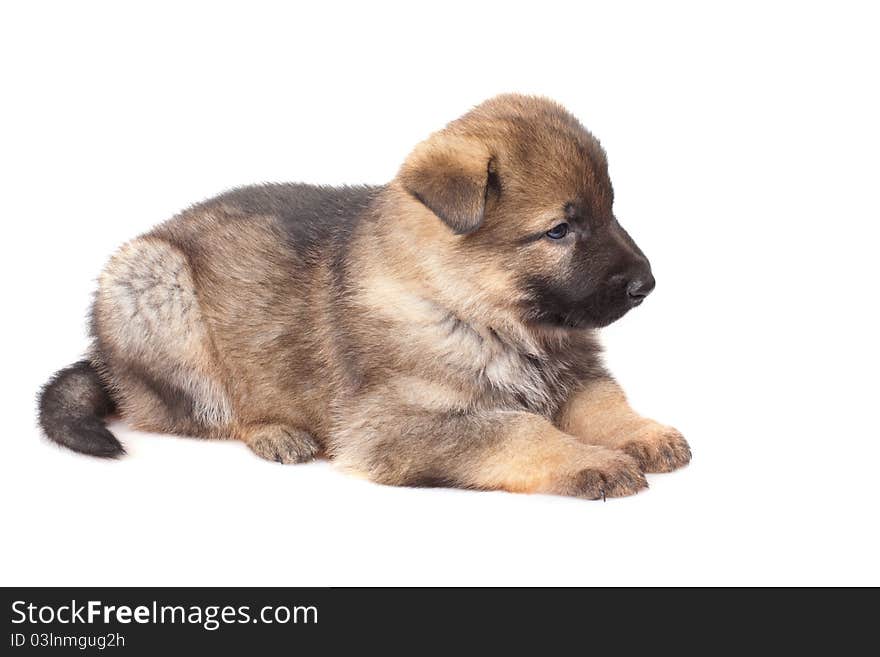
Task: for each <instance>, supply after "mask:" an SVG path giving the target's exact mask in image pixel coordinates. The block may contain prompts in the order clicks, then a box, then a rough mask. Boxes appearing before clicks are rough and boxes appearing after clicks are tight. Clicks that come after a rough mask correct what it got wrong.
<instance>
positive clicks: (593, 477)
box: [556, 448, 648, 500]
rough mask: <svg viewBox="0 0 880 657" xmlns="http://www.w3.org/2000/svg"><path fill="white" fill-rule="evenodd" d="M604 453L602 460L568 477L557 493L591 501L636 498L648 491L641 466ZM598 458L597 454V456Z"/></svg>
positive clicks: (624, 457)
mask: <svg viewBox="0 0 880 657" xmlns="http://www.w3.org/2000/svg"><path fill="white" fill-rule="evenodd" d="M600 449H602V453H601V458H595V455H594V456H593V458H591V459H590V461H592V462H590V463H588V464H587V463H585V464H583V465H582V466H581V467H580V469H578V470H576V471H575V472H574V473H573V474H571V475H569V476H567V477H566V478H565V480H564V481H563V482H562V483H561V486H560V489H559V490H557V491H556V492H558V493H561V494H563V495H572V496H574V497H583V498H586V499H589V500H598V499H603V500H604V499H605V498H606V497H626V496H627V495H635V494H636V493H638V492H639V491H640V490H642V489H643V488H647V487H648V481H647V479H645V475H644V474H642V470H641V468H640V467H639V464H638V462H637V461H636V460H635V459H634V458H632V457H631V456H628V455H627V454H624V453H623V452H619V451H616V450H609V449H604V448H600ZM594 454H595V452H594Z"/></svg>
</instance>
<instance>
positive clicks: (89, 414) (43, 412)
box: [39, 360, 125, 457]
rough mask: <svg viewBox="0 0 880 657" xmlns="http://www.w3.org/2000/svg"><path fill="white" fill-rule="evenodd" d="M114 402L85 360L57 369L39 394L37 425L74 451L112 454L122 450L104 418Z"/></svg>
mask: <svg viewBox="0 0 880 657" xmlns="http://www.w3.org/2000/svg"><path fill="white" fill-rule="evenodd" d="M114 410H115V404H114V403H113V399H112V398H111V397H110V393H109V392H108V390H107V388H106V387H104V384H103V383H101V379H100V378H98V372H97V371H96V370H95V368H94V367H93V366H92V364H91V363H90V362H89V361H87V360H82V361H80V362H78V363H74V364H73V365H71V366H70V367H66V368H64V369H63V370H61V371H60V372H58V373H56V374H55V376H53V377H52V378H51V379H49V382H48V383H47V384H46V385H45V386H43V389H42V390H41V391H40V396H39V420H40V426H41V427H42V429H43V432H44V433H45V434H46V436H47V437H48V438H49V439H50V440H52V441H54V442H56V443H58V444H59V445H64V446H65V447H69V448H70V449H72V450H74V451H76V452H82V453H83V454H91V455H92V456H103V457H114V456H119V455H121V454H124V453H125V450H124V449H123V448H122V445H121V444H120V443H119V441H118V440H116V437H115V436H114V435H113V434H112V433H110V432H109V431H108V430H107V427H106V426H105V424H104V418H105V417H107V416H108V415H110V413H112V412H113V411H114Z"/></svg>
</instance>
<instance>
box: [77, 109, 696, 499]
mask: <svg viewBox="0 0 880 657" xmlns="http://www.w3.org/2000/svg"><path fill="white" fill-rule="evenodd" d="M605 169H606V161H605V155H604V152H603V151H602V149H601V147H599V145H598V142H596V141H595V139H593V138H592V136H591V135H589V133H587V132H586V131H585V130H584V129H583V127H582V126H580V124H579V123H577V121H576V120H575V119H574V118H573V117H571V116H570V115H569V114H568V113H566V112H565V111H564V110H563V109H562V108H560V107H559V106H558V105H556V104H554V103H552V102H550V101H547V100H545V99H535V98H525V97H520V96H515V95H508V96H502V97H499V98H497V99H493V100H490V101H488V102H487V103H485V104H484V105H481V106H479V107H477V108H475V109H474V110H473V111H472V112H470V113H468V114H467V115H465V116H464V117H463V118H461V119H459V120H457V121H455V122H453V123H451V124H450V125H449V126H447V127H446V128H445V129H443V130H441V131H439V132H438V133H435V134H434V135H432V136H430V137H429V138H428V139H427V140H425V142H423V143H422V144H420V145H419V146H417V147H416V149H415V150H414V151H413V153H412V154H411V155H410V156H409V157H408V158H407V159H406V160H405V162H404V164H403V166H402V167H401V170H400V172H399V174H398V176H397V177H396V178H395V179H394V180H393V181H391V182H390V183H389V184H388V185H386V186H384V187H381V188H377V190H376V192H375V193H374V195H373V196H370V197H369V199H368V201H364V207H363V208H362V209H361V210H359V211H358V212H359V216H358V221H357V222H356V223H355V224H354V228H353V229H352V233H351V234H350V235H346V237H345V238H344V240H341V241H338V242H333V244H332V245H330V246H327V245H326V244H325V243H324V242H325V240H323V232H322V229H321V225H322V224H321V223H320V220H321V219H322V218H323V217H318V218H317V219H315V220H314V221H315V224H314V226H315V231H316V233H315V235H311V234H308V235H305V236H299V237H296V236H295V235H294V236H292V234H291V233H290V232H287V231H289V230H290V227H289V226H288V225H287V224H285V223H284V218H283V217H282V216H281V214H282V213H283V211H284V210H285V207H286V206H284V205H283V204H282V203H281V201H276V200H275V199H274V197H272V198H270V199H269V200H268V201H266V200H265V198H264V196H263V195H264V194H269V193H270V192H271V191H272V190H261V189H260V188H256V189H254V190H252V191H250V192H247V190H245V192H246V194H245V196H243V197H242V198H239V197H237V196H236V195H235V193H232V194H230V195H226V196H222V197H219V198H218V199H215V200H212V201H208V202H206V203H204V204H201V205H199V206H195V207H194V208H192V209H190V210H188V211H186V212H184V213H183V214H181V215H180V216H178V217H176V218H174V219H172V220H171V221H169V222H166V223H165V224H162V225H161V226H159V227H157V228H156V229H155V230H154V231H152V232H151V233H149V234H148V235H146V236H144V237H141V238H139V239H137V240H134V241H133V242H131V243H129V244H128V245H126V246H125V247H123V249H121V250H120V251H119V253H117V254H116V255H115V256H114V257H113V259H112V260H111V261H110V263H109V265H108V266H107V268H106V269H105V271H104V273H103V274H102V275H101V279H100V287H99V292H98V295H97V300H96V304H95V313H94V325H95V326H94V328H95V335H96V347H95V350H94V355H93V357H92V361H93V362H94V363H95V365H96V367H98V369H99V371H100V372H101V375H102V378H103V380H104V381H106V383H107V385H108V386H109V387H110V389H111V390H112V392H113V395H114V397H115V398H116V399H117V400H118V401H119V404H120V408H121V411H122V414H123V415H124V416H125V417H127V418H129V419H130V420H131V421H132V422H133V423H134V424H135V425H136V426H139V427H143V428H148V429H154V430H160V431H169V432H181V433H188V434H191V435H198V436H205V437H232V438H237V439H240V440H242V441H244V442H245V443H246V444H248V446H249V447H250V448H251V449H252V450H253V451H254V452H255V453H256V454H257V455H259V456H261V457H263V458H267V459H272V460H277V461H280V462H283V463H293V462H299V461H304V460H308V459H310V458H313V457H314V456H315V455H317V454H319V453H322V452H323V453H326V454H327V455H329V456H330V457H332V458H333V459H334V460H335V462H336V463H337V464H338V465H339V466H340V467H342V468H344V469H347V470H349V471H352V472H357V473H361V474H364V475H365V476H368V477H369V478H371V479H372V480H374V481H378V482H381V483H387V484H395V485H453V486H462V487H471V488H480V489H501V490H510V491H517V492H540V493H555V494H564V495H574V496H580V497H588V498H597V497H603V496H616V495H627V494H631V493H634V492H636V491H638V490H639V489H640V488H642V487H644V486H645V485H646V482H645V479H644V477H643V476H642V474H641V472H640V470H639V464H641V465H642V466H643V467H645V468H647V469H649V470H652V469H653V470H660V469H666V468H669V467H673V466H674V465H681V464H683V463H684V462H686V459H684V458H683V456H682V455H683V451H682V450H683V449H685V448H686V443H684V442H683V439H680V436H678V434H677V433H675V434H673V430H670V429H668V428H665V427H661V425H658V424H656V423H651V422H650V421H648V420H644V419H642V418H640V417H638V416H637V415H635V414H634V413H633V412H632V411H631V409H629V407H628V406H627V405H626V402H625V398H624V397H623V394H622V392H621V391H620V390H619V388H618V387H616V385H615V384H613V383H611V382H610V380H609V379H608V378H607V373H606V372H605V371H604V369H603V368H602V365H601V362H600V361H599V360H598V356H597V355H596V354H597V351H598V346H597V343H596V336H595V333H594V331H592V330H589V329H575V330H573V329H571V328H567V327H565V326H555V325H552V324H548V323H546V322H545V323H542V322H538V321H532V320H531V319H530V316H528V315H527V314H525V311H524V309H528V308H530V306H531V305H533V304H535V303H536V298H535V297H536V294H537V293H536V292H535V291H534V289H532V288H530V287H528V286H527V285H525V284H524V280H525V279H526V277H528V276H531V275H540V276H541V277H542V280H551V281H552V280H556V279H560V278H564V277H566V276H569V275H571V272H572V271H574V270H576V269H577V266H576V265H577V264H578V263H575V262H572V261H571V258H572V256H571V255H570V251H567V250H565V249H561V248H558V247H557V246H556V245H554V244H551V243H549V241H547V240H543V239H531V238H530V237H529V236H534V235H537V237H538V238H541V237H542V235H543V234H544V233H545V232H546V231H547V230H549V229H550V228H552V227H553V226H554V225H555V224H556V223H558V222H559V221H560V220H561V219H560V217H564V213H565V211H566V210H565V207H566V203H567V202H568V201H569V200H571V199H578V202H579V203H581V204H582V206H583V207H582V211H583V214H584V216H589V217H591V221H593V222H594V223H595V227H596V229H597V230H600V229H601V230H610V228H609V226H611V224H612V218H613V217H612V215H611V201H612V197H611V191H610V182H609V181H608V178H607V172H606V170H605ZM496 177H497V178H498V180H500V181H501V183H499V185H495V186H493V185H492V184H491V182H492V181H493V180H495V179H496ZM499 190H500V191H499ZM272 193H278V194H280V193H282V192H277V191H276V192H272ZM283 193H291V194H292V192H289V191H284V192H283ZM297 193H299V194H301V195H306V194H314V193H316V192H315V191H314V190H299V191H298V192H297ZM247 194H251V196H247ZM285 199H286V200H285V203H297V202H299V201H298V197H297V196H295V195H293V196H290V197H289V198H288V197H285ZM276 203H277V205H273V204H276ZM340 203H341V201H340ZM309 207H311V206H309ZM254 208H259V209H254ZM310 211H311V210H308V209H307V210H302V212H303V213H306V214H307V212H310ZM346 211H347V210H346V208H345V207H340V208H333V207H331V208H330V209H329V210H327V209H325V210H322V212H326V213H327V221H328V222H330V220H331V219H332V217H333V213H334V212H338V213H344V212H346ZM620 239H621V240H623V241H620V243H619V244H617V245H616V246H615V248H617V249H619V250H620V251H621V252H623V253H624V255H626V256H627V257H630V258H631V259H638V258H639V257H643V256H639V255H638V253H636V251H637V249H635V250H634V249H633V247H632V246H628V244H630V242H627V241H626V240H628V238H626V239H623V238H620ZM634 261H635V260H634ZM554 423H555V425H556V426H554ZM676 436H678V438H676ZM670 450H671V453H672V454H673V456H675V457H676V458H677V460H676V459H670V458H667V457H668V454H667V452H669V451H670ZM625 452H628V453H629V455H628V454H627V453H625Z"/></svg>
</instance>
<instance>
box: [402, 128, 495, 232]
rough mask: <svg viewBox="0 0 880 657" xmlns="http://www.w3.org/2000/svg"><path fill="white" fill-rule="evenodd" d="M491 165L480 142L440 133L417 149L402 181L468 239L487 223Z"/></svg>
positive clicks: (405, 164)
mask: <svg viewBox="0 0 880 657" xmlns="http://www.w3.org/2000/svg"><path fill="white" fill-rule="evenodd" d="M490 161H491V157H490V154H489V151H488V149H487V148H486V147H485V145H484V144H482V143H480V142H479V141H477V140H475V139H470V138H467V137H459V136H453V135H444V134H442V133H440V134H436V135H434V136H433V137H431V138H430V139H428V140H427V141H424V142H422V143H421V144H419V145H418V146H416V149H415V150H414V151H413V152H412V154H411V155H410V156H409V157H408V158H407V160H406V162H404V164H403V167H402V168H401V170H400V173H399V174H398V178H399V179H400V181H401V183H402V184H403V187H404V189H406V191H408V192H409V193H410V194H412V195H413V196H414V197H415V198H417V199H418V200H419V201H421V202H422V203H424V204H425V205H426V206H428V208H430V209H431V210H432V211H433V212H434V214H436V215H437V216H438V217H440V218H441V219H442V220H443V221H444V222H445V223H446V224H447V225H448V226H449V227H450V228H452V230H453V231H454V232H455V234H456V235H464V234H466V233H470V232H473V231H475V230H476V229H477V228H479V227H480V224H481V223H483V213H484V211H485V209H486V185H487V184H488V179H489V167H490Z"/></svg>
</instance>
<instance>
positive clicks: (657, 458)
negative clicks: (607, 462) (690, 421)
mask: <svg viewBox="0 0 880 657" xmlns="http://www.w3.org/2000/svg"><path fill="white" fill-rule="evenodd" d="M620 448H621V449H622V450H623V451H624V452H626V453H627V454H629V455H630V456H632V457H633V458H634V459H635V460H636V461H638V463H639V466H640V467H641V468H642V470H644V471H645V472H672V471H673V470H676V469H677V468H681V467H683V466H685V465H687V464H688V463H690V460H691V448H690V445H688V443H687V441H686V440H685V439H684V436H682V435H681V433H679V432H678V430H677V429H673V428H672V427H667V426H664V425H662V424H658V423H656V422H652V423H650V424H649V425H648V426H646V427H645V428H643V429H641V430H640V431H639V432H638V433H637V434H636V436H635V437H634V438H632V439H631V440H629V441H627V442H625V443H624V444H623V445H621V447H620Z"/></svg>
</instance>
